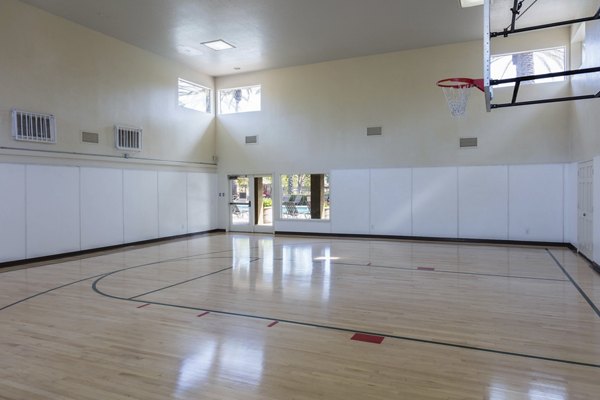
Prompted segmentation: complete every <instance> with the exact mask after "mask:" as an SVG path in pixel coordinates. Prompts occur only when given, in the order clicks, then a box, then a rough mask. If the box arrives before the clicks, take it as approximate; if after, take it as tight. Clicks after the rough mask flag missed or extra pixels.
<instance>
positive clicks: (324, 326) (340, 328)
mask: <svg viewBox="0 0 600 400" xmlns="http://www.w3.org/2000/svg"><path fill="white" fill-rule="evenodd" d="M255 261H256V260H255ZM227 269H231V268H227ZM116 272H118V271H115V273H116ZM219 272H221V271H215V272H213V273H211V274H207V275H206V276H209V275H212V274H215V273H219ZM111 275H112V273H111ZM105 277H106V276H101V277H98V278H97V279H96V280H95V281H94V282H93V283H92V289H93V290H94V292H96V293H97V294H99V295H101V296H105V297H108V298H112V299H116V300H123V301H131V302H136V303H148V304H154V305H158V306H164V307H173V308H180V309H186V310H194V311H205V312H206V311H208V312H210V313H214V314H221V315H229V316H237V317H244V318H252V319H259V320H269V321H274V320H276V321H279V322H284V323H288V324H292V325H299V326H308V327H314V328H321V329H328V330H334V331H339V332H351V333H356V332H361V333H365V334H368V335H374V336H383V337H387V338H390V339H399V340H406V341H411V342H417V343H426V344H433V345H439V346H446V347H453V348H460V349H466V350H475V351H482V352H486V353H494V354H503V355H509V356H515V357H521V358H530V359H536V360H543V361H552V362H558V363H563V364H571V365H579V366H584V367H592V368H600V364H592V363H585V362H580V361H573V360H565V359H560V358H553V357H544V356H537V355H533V354H526V353H517V352H510V351H503V350H495V349H490V348H485V347H477V346H470V345H463V344H458V343H452V342H443V341H438V340H430V339H421V338H415V337H411V336H399V335H390V334H386V333H379V332H369V331H362V330H356V329H351V328H343V327H337V326H332V325H322V324H315V323H311V322H303V321H295V320H286V319H281V318H274V317H271V316H260V315H254V314H244V313H236V312H231V311H223V310H213V309H208V308H199V307H192V306H185V305H179V304H170V303H161V302H157V301H148V300H138V299H134V298H125V297H119V296H114V295H110V294H108V293H104V292H102V291H100V289H98V283H99V282H100V281H101V280H102V279H104V278H105ZM196 279H200V278H196ZM182 283H183V282H182ZM176 285H177V284H176ZM176 285H171V286H170V287H172V286H176ZM159 290H162V289H159ZM140 296H141V295H140ZM140 296H136V297H140Z"/></svg>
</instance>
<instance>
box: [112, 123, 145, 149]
mask: <svg viewBox="0 0 600 400" xmlns="http://www.w3.org/2000/svg"><path fill="white" fill-rule="evenodd" d="M115 146H116V147H117V149H119V150H131V151H141V150H142V128H129V127H125V126H118V125H116V126H115Z"/></svg>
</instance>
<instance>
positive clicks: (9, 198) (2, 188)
mask: <svg viewBox="0 0 600 400" xmlns="http://www.w3.org/2000/svg"><path fill="white" fill-rule="evenodd" d="M0 205H1V206H0V262H6V261H13V260H20V259H23V258H25V257H26V243H27V242H26V235H25V166H24V165H13V164H0Z"/></svg>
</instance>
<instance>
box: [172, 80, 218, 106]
mask: <svg viewBox="0 0 600 400" xmlns="http://www.w3.org/2000/svg"><path fill="white" fill-rule="evenodd" d="M182 82H184V83H185V84H187V85H190V86H194V87H197V88H201V89H204V90H206V91H207V92H208V94H207V95H206V97H207V99H208V102H207V105H208V109H198V108H195V107H190V106H188V105H186V104H184V103H183V102H182V101H181V97H182V96H181V83H182ZM212 93H213V89H211V88H209V87H206V86H204V85H201V84H199V83H196V82H193V81H190V80H188V79H184V78H181V77H179V78H177V104H178V106H179V107H181V108H185V109H186V110H193V111H198V112H201V113H204V114H212V113H213V112H212V110H213V103H214V102H213V94H212Z"/></svg>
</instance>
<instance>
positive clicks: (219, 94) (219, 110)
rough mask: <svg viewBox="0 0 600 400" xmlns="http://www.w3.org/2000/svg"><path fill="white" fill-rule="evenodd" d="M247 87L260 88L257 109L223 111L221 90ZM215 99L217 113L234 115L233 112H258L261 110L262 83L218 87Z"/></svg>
mask: <svg viewBox="0 0 600 400" xmlns="http://www.w3.org/2000/svg"><path fill="white" fill-rule="evenodd" d="M248 88H258V89H259V90H260V93H259V101H258V109H257V110H245V111H233V112H223V107H222V105H221V92H224V91H229V90H237V89H248ZM215 101H216V103H217V114H218V115H234V114H244V113H249V112H260V111H262V84H260V83H259V84H255V85H246V86H234V87H228V88H220V89H218V90H217V91H216V100H215Z"/></svg>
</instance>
